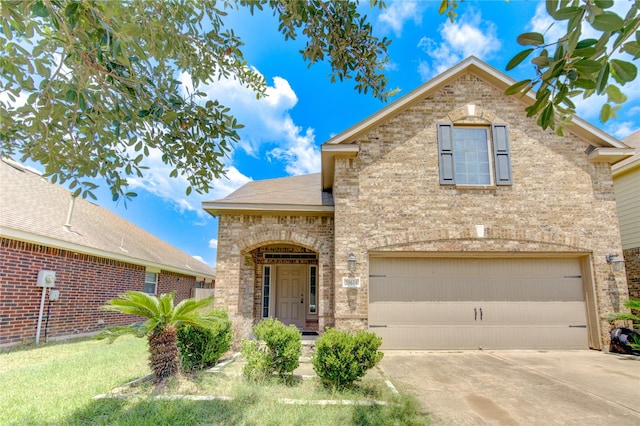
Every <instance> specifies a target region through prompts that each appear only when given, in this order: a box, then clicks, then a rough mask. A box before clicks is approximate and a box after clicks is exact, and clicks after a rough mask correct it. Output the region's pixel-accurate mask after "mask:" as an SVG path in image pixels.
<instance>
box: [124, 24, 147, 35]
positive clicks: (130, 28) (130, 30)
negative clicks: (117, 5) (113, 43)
mask: <svg viewBox="0 0 640 426" xmlns="http://www.w3.org/2000/svg"><path fill="white" fill-rule="evenodd" d="M120 33H121V34H122V35H124V36H125V37H131V38H135V37H140V35H141V34H142V28H140V26H138V25H136V24H133V23H129V24H125V25H123V26H122V27H121V28H120Z"/></svg>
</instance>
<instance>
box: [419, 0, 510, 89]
mask: <svg viewBox="0 0 640 426" xmlns="http://www.w3.org/2000/svg"><path fill="white" fill-rule="evenodd" d="M438 31H439V33H440V37H441V38H442V41H436V40H433V39H431V38H427V37H423V38H422V39H421V40H420V41H419V43H418V47H420V48H422V50H423V52H424V53H426V54H427V56H428V57H429V60H428V61H425V60H421V61H420V62H419V64H418V72H419V74H420V76H421V77H422V78H423V79H424V80H427V79H429V78H431V77H433V76H434V75H436V74H439V73H442V72H444V71H446V70H447V69H449V68H451V67H452V66H453V65H455V64H457V63H458V62H460V61H462V60H463V59H465V58H467V57H469V56H471V55H474V56H476V57H478V58H480V59H483V60H485V61H486V60H488V59H490V58H491V57H492V56H493V55H494V54H495V53H497V52H499V51H500V49H501V43H500V40H499V39H498V36H497V30H496V26H495V24H494V23H493V22H490V21H485V20H483V19H482V15H481V14H480V12H477V11H476V10H474V9H472V8H469V10H468V11H467V12H466V13H465V14H464V15H462V16H460V18H459V19H458V20H456V21H455V22H454V23H451V22H449V21H447V22H445V23H444V24H442V25H440V28H439V29H438Z"/></svg>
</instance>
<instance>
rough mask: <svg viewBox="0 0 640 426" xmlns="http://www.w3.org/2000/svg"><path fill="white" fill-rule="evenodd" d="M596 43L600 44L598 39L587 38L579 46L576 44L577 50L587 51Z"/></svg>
mask: <svg viewBox="0 0 640 426" xmlns="http://www.w3.org/2000/svg"><path fill="white" fill-rule="evenodd" d="M596 43H598V39H595V38H585V39H584V40H580V41H579V42H578V44H576V49H586V48H587V47H591V46H593V45H595V44H596Z"/></svg>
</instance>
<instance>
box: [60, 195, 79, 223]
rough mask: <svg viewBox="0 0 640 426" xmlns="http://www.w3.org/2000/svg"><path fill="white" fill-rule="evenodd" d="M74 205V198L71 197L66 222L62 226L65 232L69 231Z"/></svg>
mask: <svg viewBox="0 0 640 426" xmlns="http://www.w3.org/2000/svg"><path fill="white" fill-rule="evenodd" d="M75 205H76V197H71V202H70V203H69V211H68V212H67V222H66V223H65V224H64V225H63V226H64V227H65V229H66V230H67V231H69V230H70V229H71V217H72V216H73V208H74V206H75Z"/></svg>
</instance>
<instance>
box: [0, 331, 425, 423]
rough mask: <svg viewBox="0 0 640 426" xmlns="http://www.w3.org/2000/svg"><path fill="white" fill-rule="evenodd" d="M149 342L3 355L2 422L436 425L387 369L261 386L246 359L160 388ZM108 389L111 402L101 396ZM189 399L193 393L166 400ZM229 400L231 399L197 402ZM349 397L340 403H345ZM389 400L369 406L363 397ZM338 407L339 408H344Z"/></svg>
mask: <svg viewBox="0 0 640 426" xmlns="http://www.w3.org/2000/svg"><path fill="white" fill-rule="evenodd" d="M147 356H148V355H147V350H146V341H145V340H144V339H136V338H133V337H128V336H127V337H122V338H120V339H117V340H116V341H115V342H114V343H113V344H107V343H106V342H104V341H94V340H85V341H78V342H73V343H66V344H55V345H51V344H48V345H43V346H41V347H37V348H29V349H21V350H14V351H11V352H1V353H0V389H1V391H2V398H0V424H3V425H4V424H105V425H106V424H108V425H136V426H137V425H159V424H171V425H174V424H177V425H191V424H225V425H238V424H240V425H243V424H244V425H281V424H286V425H297V424H309V423H312V424H318V425H330V424H345V425H346V424H358V425H374V424H375V425H378V424H384V425H387V424H391V425H393V424H396V425H407V424H421V425H422V424H428V423H429V421H428V417H427V416H426V415H422V414H421V413H420V412H419V408H418V405H417V403H416V402H415V401H414V400H413V399H411V398H410V397H405V396H397V395H394V394H393V393H392V392H391V390H390V389H389V388H388V387H387V386H386V384H385V382H384V378H383V377H382V375H381V374H380V372H379V371H377V370H376V371H373V370H372V371H371V372H370V374H368V375H367V376H366V377H365V378H364V379H363V380H362V381H361V382H360V383H359V384H358V386H356V387H355V388H353V389H349V390H344V391H339V392H338V391H331V390H329V389H326V388H325V387H324V386H322V385H321V384H320V383H319V381H318V380H317V378H314V379H306V380H300V379H298V380H289V381H287V382H283V381H280V380H277V379H274V380H268V381H265V382H260V383H254V382H250V381H247V380H245V379H244V377H243V376H242V375H241V374H240V370H241V366H242V361H237V362H234V363H232V364H230V365H229V366H227V367H225V368H224V369H223V373H222V374H211V373H208V372H200V373H199V374H197V375H193V376H183V377H181V378H176V379H172V380H170V381H169V382H168V383H167V385H166V386H165V387H163V388H161V389H158V388H156V387H154V386H153V385H152V384H151V383H150V382H148V381H143V382H141V383H140V384H138V385H136V386H131V387H125V388H124V389H120V390H119V391H118V392H116V393H115V394H114V392H112V391H113V390H114V389H115V388H118V387H121V386H122V385H124V384H126V383H128V382H130V381H131V380H134V379H137V378H140V377H143V376H145V375H147V374H149V368H148V366H147ZM100 394H110V395H111V396H112V397H111V398H102V399H94V398H93V397H94V396H96V395H100ZM177 395H190V398H192V399H166V398H175V397H176V396H177ZM194 396H195V398H198V397H208V396H222V397H226V398H228V399H226V400H210V399H208V400H194V399H193V398H194ZM346 400H348V401H356V403H352V402H348V403H346V404H345V405H342V404H343V403H342V401H346ZM373 400H375V401H382V402H384V403H386V405H362V404H365V403H366V402H365V401H373ZM337 404H340V405H337Z"/></svg>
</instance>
